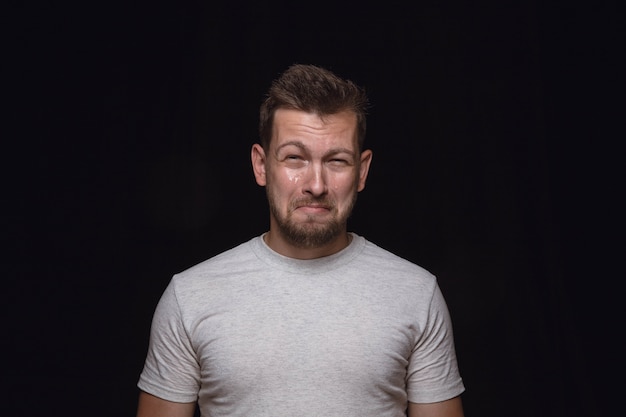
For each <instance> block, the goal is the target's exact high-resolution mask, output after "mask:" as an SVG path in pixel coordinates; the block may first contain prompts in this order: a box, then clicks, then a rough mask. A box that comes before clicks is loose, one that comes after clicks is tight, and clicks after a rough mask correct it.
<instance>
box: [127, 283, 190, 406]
mask: <svg viewBox="0 0 626 417" xmlns="http://www.w3.org/2000/svg"><path fill="white" fill-rule="evenodd" d="M137 386H138V387H139V388H140V389H141V390H142V391H145V392H147V393H150V394H152V395H154V396H157V397H159V398H162V399H164V400H168V401H173V402H193V401H196V400H197V397H198V391H199V389H200V367H199V364H198V361H197V358H196V354H195V352H194V349H193V346H192V343H191V341H190V339H189V334H188V332H187V329H186V328H185V324H184V320H183V314H182V312H181V309H180V306H179V303H178V300H177V297H176V289H175V282H174V280H172V281H171V282H170V283H169V285H168V286H167V288H166V289H165V291H164V292H163V295H162V296H161V299H160V300H159V303H158V304H157V307H156V309H155V313H154V316H153V319H152V326H151V330H150V342H149V346H148V353H147V355H146V361H145V364H144V368H143V371H142V373H141V375H140V377H139V382H138V384H137Z"/></svg>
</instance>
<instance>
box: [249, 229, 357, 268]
mask: <svg viewBox="0 0 626 417" xmlns="http://www.w3.org/2000/svg"><path fill="white" fill-rule="evenodd" d="M265 234H266V233H263V234H262V235H260V236H257V237H255V238H254V239H252V240H251V242H250V243H251V245H252V249H253V251H254V253H255V254H256V256H257V257H258V258H259V259H260V260H261V261H262V262H265V263H266V264H268V265H270V266H272V267H274V268H278V269H281V270H284V271H289V272H297V273H306V274H315V273H323V272H327V271H330V270H333V269H336V268H338V267H340V266H342V265H345V264H346V263H348V262H350V261H351V260H352V259H354V257H356V255H358V254H359V253H360V252H361V251H362V250H363V248H364V247H365V238H363V237H361V236H359V235H357V234H356V233H352V232H350V233H349V234H350V237H351V239H350V243H349V244H348V246H346V247H345V248H343V249H342V250H340V251H339V252H336V253H334V254H332V255H328V256H323V257H321V258H315V259H296V258H290V257H288V256H284V255H281V254H280V253H278V252H276V251H274V250H273V249H272V248H270V247H269V246H268V245H267V243H265V239H264V236H265Z"/></svg>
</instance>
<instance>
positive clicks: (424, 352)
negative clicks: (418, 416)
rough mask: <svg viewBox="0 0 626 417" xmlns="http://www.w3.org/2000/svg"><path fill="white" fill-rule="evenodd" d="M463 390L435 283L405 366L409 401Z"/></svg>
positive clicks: (440, 397) (444, 307)
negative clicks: (425, 316) (423, 321)
mask: <svg viewBox="0 0 626 417" xmlns="http://www.w3.org/2000/svg"><path fill="white" fill-rule="evenodd" d="M464 390H465V387H464V386H463V382H462V380H461V377H460V373H459V369H458V364H457V359H456V352H455V349H454V338H453V333H452V323H451V319H450V314H449V312H448V307H447V305H446V303H445V300H444V298H443V295H442V294H441V290H440V289H439V286H438V285H435V287H434V290H433V294H432V297H431V300H430V305H429V308H428V318H427V321H426V324H425V328H424V329H423V330H422V331H420V332H419V336H418V338H417V340H416V341H415V345H414V347H413V351H412V353H411V356H410V358H409V365H408V369H407V396H408V400H409V401H410V402H414V403H432V402H438V401H444V400H448V399H450V398H454V397H456V396H458V395H459V394H461V393H462V392H463V391H464Z"/></svg>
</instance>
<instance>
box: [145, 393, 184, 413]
mask: <svg viewBox="0 0 626 417" xmlns="http://www.w3.org/2000/svg"><path fill="white" fill-rule="evenodd" d="M195 411H196V403H175V402H171V401H166V400H162V399H161V398H159V397H155V396H154V395H151V394H148V393H146V392H143V391H142V392H141V393H140V394H139V406H138V407H137V417H193V414H194V412H195Z"/></svg>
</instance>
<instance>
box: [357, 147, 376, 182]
mask: <svg viewBox="0 0 626 417" xmlns="http://www.w3.org/2000/svg"><path fill="white" fill-rule="evenodd" d="M372 155H373V154H372V151H371V150H369V149H367V150H365V151H363V152H361V163H360V165H359V186H358V188H357V190H358V191H363V189H364V188H365V181H366V180H367V174H368V172H369V170H370V164H371V163H372Z"/></svg>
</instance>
